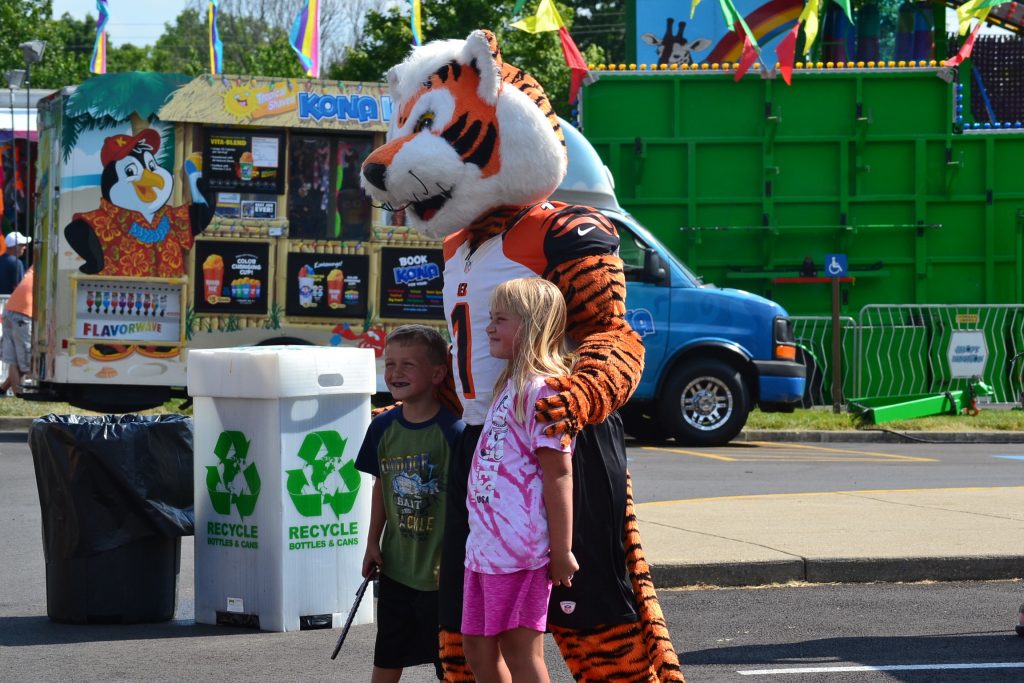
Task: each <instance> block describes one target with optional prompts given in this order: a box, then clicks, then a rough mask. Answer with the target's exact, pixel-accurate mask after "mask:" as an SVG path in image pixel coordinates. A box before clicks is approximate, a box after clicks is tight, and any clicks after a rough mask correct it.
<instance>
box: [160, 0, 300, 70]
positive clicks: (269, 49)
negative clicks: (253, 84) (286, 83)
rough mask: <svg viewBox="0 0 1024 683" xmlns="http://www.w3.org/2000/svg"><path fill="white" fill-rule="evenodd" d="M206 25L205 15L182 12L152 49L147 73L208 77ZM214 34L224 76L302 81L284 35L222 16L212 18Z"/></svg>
mask: <svg viewBox="0 0 1024 683" xmlns="http://www.w3.org/2000/svg"><path fill="white" fill-rule="evenodd" d="M225 4H226V3H222V5H221V7H223V6H224V5H225ZM206 21H207V19H206V15H205V14H204V15H200V13H199V12H196V11H193V10H189V9H186V10H184V11H183V12H181V14H179V15H178V16H177V17H176V18H175V23H174V25H173V26H172V25H170V24H167V25H166V26H165V28H164V33H163V35H161V36H160V37H159V38H158V39H157V41H156V44H155V45H154V46H153V51H152V68H153V69H154V70H156V71H166V72H172V73H183V74H187V75H189V76H198V75H199V74H204V73H209V72H210V48H209V43H208V29H207V25H206ZM217 30H218V32H219V33H220V38H221V42H222V43H223V44H224V73H228V74H245V75H248V76H280V77H282V78H301V77H305V72H304V71H303V69H302V64H301V62H299V59H298V57H297V56H296V55H295V52H293V51H292V48H291V46H290V45H289V43H288V33H287V31H285V30H284V29H283V28H279V27H278V28H275V27H274V26H271V25H270V24H269V23H268V21H267V19H265V18H259V17H253V16H238V15H232V14H228V13H227V12H225V11H221V12H219V13H218V15H217Z"/></svg>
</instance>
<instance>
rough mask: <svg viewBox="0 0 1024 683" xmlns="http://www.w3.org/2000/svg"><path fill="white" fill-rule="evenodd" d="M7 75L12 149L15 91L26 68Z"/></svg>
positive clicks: (15, 225) (13, 147)
mask: <svg viewBox="0 0 1024 683" xmlns="http://www.w3.org/2000/svg"><path fill="white" fill-rule="evenodd" d="M6 76H7V89H8V93H9V94H10V98H11V99H10V102H9V104H10V107H11V149H12V150H14V149H17V148H18V140H17V137H16V136H15V134H14V91H15V90H18V89H20V88H21V86H22V84H23V83H24V82H25V70H24V69H11V70H10V71H8V72H7V73H6ZM12 161H13V159H12ZM13 168H14V172H15V174H17V172H18V168H17V166H13ZM12 227H13V229H14V230H17V229H18V214H17V213H15V214H14V225H13V226H12Z"/></svg>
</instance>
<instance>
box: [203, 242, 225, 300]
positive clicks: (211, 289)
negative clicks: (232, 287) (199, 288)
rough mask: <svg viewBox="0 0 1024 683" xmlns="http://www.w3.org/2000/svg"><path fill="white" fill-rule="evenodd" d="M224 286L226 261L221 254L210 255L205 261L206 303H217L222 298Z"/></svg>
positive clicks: (204, 285)
mask: <svg viewBox="0 0 1024 683" xmlns="http://www.w3.org/2000/svg"><path fill="white" fill-rule="evenodd" d="M223 285H224V259H222V258H221V257H220V254H210V255H209V256H207V257H206V260H204V261H203V287H204V291H205V292H206V301H207V302H208V303H211V304H212V303H216V302H217V298H218V297H220V290H221V287H223Z"/></svg>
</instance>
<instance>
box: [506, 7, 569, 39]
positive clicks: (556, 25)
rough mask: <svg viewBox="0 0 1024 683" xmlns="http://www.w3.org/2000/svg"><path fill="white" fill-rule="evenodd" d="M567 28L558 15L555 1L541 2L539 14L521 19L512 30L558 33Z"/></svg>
mask: <svg viewBox="0 0 1024 683" xmlns="http://www.w3.org/2000/svg"><path fill="white" fill-rule="evenodd" d="M563 26H565V24H563V23H562V17H561V16H560V15H559V14H558V10H557V9H556V8H555V3H554V2H553V0H540V4H539V5H537V13H536V14H535V15H533V16H532V17H526V18H525V19H520V20H519V21H516V22H514V23H513V24H512V28H517V29H519V30H520V31H526V32H527V33H543V32H544V31H557V30H558V29H560V28H562V27H563Z"/></svg>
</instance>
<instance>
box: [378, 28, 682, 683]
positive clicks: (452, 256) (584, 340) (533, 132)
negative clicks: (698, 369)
mask: <svg viewBox="0 0 1024 683" xmlns="http://www.w3.org/2000/svg"><path fill="white" fill-rule="evenodd" d="M388 86H389V89H390V95H391V98H392V100H393V101H394V105H395V107H394V114H393V116H392V121H391V128H390V130H389V132H388V140H387V142H386V144H384V145H383V146H381V147H379V148H378V149H376V150H374V151H373V153H371V154H370V156H369V157H367V159H366V160H365V162H364V164H363V170H362V175H363V180H362V182H363V187H364V188H365V189H366V191H367V192H368V193H369V194H370V196H371V197H372V198H373V199H374V200H375V201H376V202H379V203H380V204H381V205H382V206H384V207H385V208H388V209H392V210H398V209H402V208H404V209H405V212H406V216H407V219H408V221H409V223H410V225H412V226H413V227H414V228H416V229H417V230H418V231H419V232H421V233H422V234H424V235H427V236H430V237H434V238H444V259H445V268H444V306H445V312H446V315H447V316H448V326H449V332H450V333H451V338H452V344H453V347H452V359H453V361H452V366H453V367H452V373H451V375H453V377H454V384H455V387H454V389H455V392H457V396H456V395H455V392H451V393H452V396H451V402H452V403H454V404H456V405H454V407H455V408H456V412H459V411H458V408H459V407H460V406H459V405H458V404H461V412H462V415H463V420H464V421H465V422H466V424H467V429H466V434H465V435H464V438H463V445H462V447H461V448H459V449H457V452H456V453H455V454H454V455H453V462H452V463H451V465H450V467H449V469H450V472H451V479H450V482H449V488H448V503H449V504H448V509H447V513H446V515H447V522H446V528H445V547H444V550H443V554H442V560H441V577H440V596H441V612H440V614H441V627H442V630H441V636H440V640H441V662H442V665H443V667H444V670H445V680H447V681H451V682H460V681H472V680H473V675H472V673H471V672H470V671H469V669H468V667H467V666H466V662H465V658H464V655H463V651H462V640H461V636H460V635H459V633H458V630H459V628H460V624H461V619H462V584H463V571H464V570H463V560H464V556H465V542H466V536H467V535H468V523H467V521H466V519H467V513H466V505H465V498H466V476H467V474H468V471H469V464H470V460H471V458H472V454H473V448H474V446H475V445H476V440H477V437H478V436H479V434H480V431H481V425H482V423H483V421H484V417H485V416H486V413H487V409H488V407H489V405H490V402H491V398H492V393H493V392H492V387H493V386H494V382H495V380H496V378H497V376H498V373H499V372H500V370H501V367H502V365H503V363H504V361H499V360H496V359H494V358H492V357H491V356H490V354H489V353H488V345H487V343H486V340H487V336H486V334H485V333H484V328H485V327H486V326H487V324H488V321H489V314H490V310H489V299H490V294H491V291H492V289H493V288H494V287H495V286H496V285H497V283H499V282H502V281H504V280H508V279H512V278H517V277H531V276H532V277H537V276H539V277H543V278H546V279H548V280H550V281H551V282H553V283H554V284H555V285H556V286H558V288H559V289H560V290H561V291H562V293H563V294H564V295H565V300H566V304H567V309H568V314H569V318H568V323H567V330H566V331H567V335H568V336H569V337H570V338H571V340H572V341H573V342H574V343H575V344H576V345H577V349H576V351H577V356H578V360H577V362H576V364H575V366H574V369H573V372H572V374H571V375H570V376H568V377H560V378H553V379H551V380H549V383H550V384H551V386H552V388H554V389H555V390H556V391H558V392H559V393H558V394H556V395H555V396H552V397H550V398H549V399H546V400H541V401H539V402H538V404H537V406H536V409H537V413H538V418H539V419H540V420H542V421H544V422H549V423H550V426H549V427H548V433H549V434H555V433H561V434H562V435H563V438H565V439H569V438H571V437H573V436H575V437H576V448H575V451H574V452H573V458H572V460H573V509H574V513H573V518H574V524H573V548H572V550H573V553H574V554H575V556H576V558H577V560H578V562H579V565H580V570H579V571H578V572H576V576H575V578H574V580H573V585H572V587H571V588H566V587H562V586H556V587H555V588H554V590H553V593H552V599H551V604H550V607H549V619H548V621H549V627H550V629H551V631H552V632H553V634H554V638H555V641H556V642H557V643H558V647H559V649H560V650H561V652H562V655H563V657H564V658H565V661H566V664H567V665H568V667H569V670H570V671H571V672H572V674H573V676H574V677H575V679H576V680H578V681H592V682H594V683H598V682H604V681H643V682H650V681H682V680H683V676H682V674H681V672H680V669H679V660H678V657H677V656H676V653H675V651H674V649H673V646H672V642H671V640H670V638H669V634H668V628H667V627H666V624H665V619H664V617H663V615H662V611H661V606H660V605H659V603H658V599H657V596H656V595H655V592H654V586H653V584H652V582H651V579H650V571H649V567H648V565H647V562H646V560H645V558H644V554H643V550H642V548H641V546H640V537H639V533H638V531H637V524H636V517H635V515H634V512H633V501H632V492H631V490H630V483H629V477H628V473H627V472H626V454H625V444H624V441H623V431H622V421H621V419H620V418H619V416H618V413H617V412H616V411H617V409H618V408H619V407H620V406H622V405H623V404H624V403H625V402H626V400H627V399H628V398H629V397H630V395H632V393H633V390H634V389H635V388H636V385H637V383H638V382H639V380H640V374H641V372H642V371H643V359H644V349H643V345H642V344H641V341H640V338H639V336H638V335H637V334H636V332H634V331H633V330H632V329H631V328H630V326H629V325H628V324H627V323H626V321H625V318H624V314H625V310H626V309H625V295H626V286H625V279H624V276H623V268H622V261H621V260H620V259H619V257H618V255H617V253H618V245H619V240H618V236H617V233H616V231H615V228H614V227H613V226H612V225H611V223H609V222H608V221H607V219H605V218H604V217H603V216H602V215H601V214H599V213H598V212H596V211H595V210H594V209H591V208H589V207H582V206H570V205H566V204H561V203H557V202H548V201H545V200H546V199H547V197H548V196H549V195H550V194H551V193H552V192H553V191H554V190H555V189H556V188H557V187H558V185H559V183H560V182H561V180H562V178H563V176H564V175H565V170H566V151H565V141H564V138H563V133H562V130H561V128H560V126H559V123H558V119H557V117H556V116H555V113H554V111H553V110H552V108H551V104H550V103H549V102H548V99H547V97H546V96H545V94H544V91H543V89H542V88H541V86H540V85H539V84H538V83H537V82H536V81H535V80H534V79H533V78H532V77H531V76H529V75H528V74H526V73H524V72H523V71H521V70H520V69H518V68H516V67H514V66H511V65H509V64H505V63H503V62H502V59H501V55H500V52H499V51H498V46H497V42H496V41H495V38H494V35H493V34H492V33H491V32H490V31H485V30H480V31H474V32H473V33H472V34H470V36H469V37H468V38H467V39H466V40H464V41H463V40H446V41H435V42H431V43H428V44H426V45H423V46H422V47H417V48H414V49H413V51H412V53H411V54H410V56H409V57H408V58H407V59H406V60H405V61H404V62H403V63H402V64H399V65H398V66H396V67H394V68H392V69H391V70H390V72H389V73H388ZM481 340H482V341H483V343H481ZM460 496H461V498H460Z"/></svg>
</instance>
